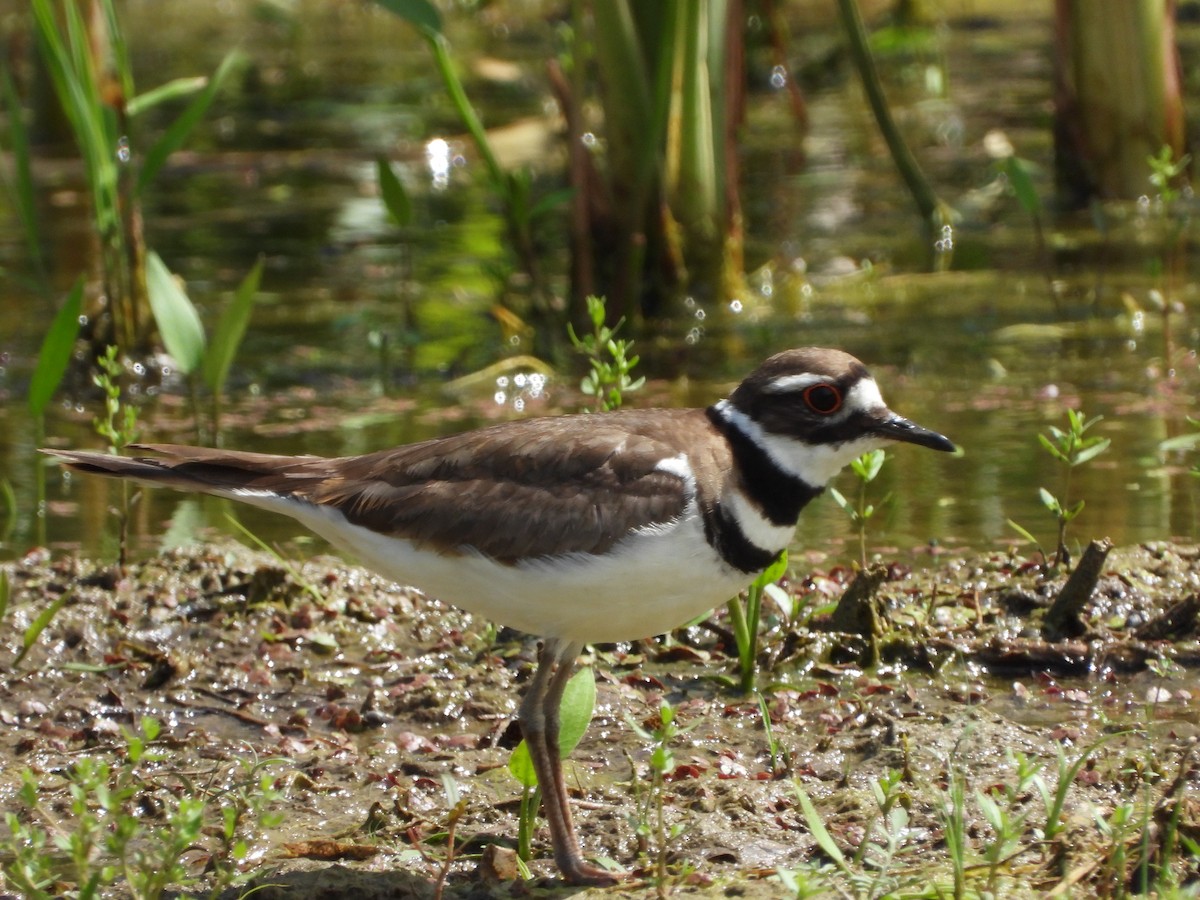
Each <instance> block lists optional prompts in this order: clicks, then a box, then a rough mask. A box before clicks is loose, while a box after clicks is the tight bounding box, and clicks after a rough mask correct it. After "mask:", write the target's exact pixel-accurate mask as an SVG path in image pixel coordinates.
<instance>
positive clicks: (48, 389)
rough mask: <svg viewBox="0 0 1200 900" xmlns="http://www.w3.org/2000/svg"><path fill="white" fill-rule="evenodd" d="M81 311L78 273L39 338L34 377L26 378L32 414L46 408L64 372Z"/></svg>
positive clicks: (41, 411)
mask: <svg viewBox="0 0 1200 900" xmlns="http://www.w3.org/2000/svg"><path fill="white" fill-rule="evenodd" d="M82 311H83V278H82V277H80V279H79V280H78V281H76V282H75V286H74V287H73V288H71V293H70V294H68V295H67V302H66V303H64V304H63V306H62V309H60V310H59V311H58V312H57V313H56V314H55V316H54V319H53V321H51V323H50V330H49V331H47V332H46V337H45V338H43V339H42V349H41V350H39V351H38V358H37V368H35V369H34V370H33V378H32V379H31V380H30V382H29V409H30V412H32V413H33V414H34V416H37V417H40V416H41V415H42V413H44V412H45V411H46V406H47V404H49V403H50V399H51V398H52V397H53V396H54V392H55V391H56V390H58V385H59V383H60V382H61V381H62V377H63V375H64V374H66V371H67V366H68V365H70V363H71V354H72V353H73V352H74V351H75V338H76V336H77V335H78V334H79V315H80V313H81V312H82Z"/></svg>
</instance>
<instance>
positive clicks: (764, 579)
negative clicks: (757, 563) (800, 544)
mask: <svg viewBox="0 0 1200 900" xmlns="http://www.w3.org/2000/svg"><path fill="white" fill-rule="evenodd" d="M787 567H788V555H787V551H786V550H784V551H783V552H782V553H780V554H779V555H778V556H777V557H775V561H774V562H773V563H771V564H770V565H769V566H767V567H766V568H765V569H763V570H762V571H761V572H760V573H759V575H758V577H757V578H755V579H754V584H753V585H752V586H753V587H758V588H765V587H766V586H767V585H769V584H774V583H775V582H776V581H778V580H779V579H780V578H782V577H783V576H784V575H785V574H786V573H787Z"/></svg>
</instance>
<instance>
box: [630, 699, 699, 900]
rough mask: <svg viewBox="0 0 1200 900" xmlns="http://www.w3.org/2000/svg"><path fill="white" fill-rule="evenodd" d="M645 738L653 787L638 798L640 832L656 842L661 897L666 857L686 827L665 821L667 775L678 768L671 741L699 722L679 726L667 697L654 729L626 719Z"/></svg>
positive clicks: (665, 874) (640, 836)
mask: <svg viewBox="0 0 1200 900" xmlns="http://www.w3.org/2000/svg"><path fill="white" fill-rule="evenodd" d="M625 721H626V722H627V723H628V724H629V727H630V728H631V729H632V730H633V731H634V733H636V734H637V736H638V737H640V738H641V739H642V740H644V741H646V742H648V743H649V744H650V748H651V749H650V761H649V763H650V787H649V790H648V791H646V792H644V793H643V794H642V796H641V797H640V798H639V800H638V809H637V813H638V815H637V823H636V828H637V833H638V837H639V838H641V839H642V840H643V841H645V842H646V843H647V844H650V843H651V842H653V845H654V850H655V878H654V881H655V887H656V889H657V893H658V896H659V897H664V896H666V892H667V886H668V882H667V874H668V873H667V858H668V855H669V851H670V844H671V842H672V841H673V840H675V839H676V838H678V837H679V836H680V835H681V834H683V831H684V826H683V824H682V823H676V824H674V825H672V826H671V827H670V828H668V827H667V823H666V814H665V808H666V791H665V790H664V787H663V786H664V784H665V783H666V778H667V776H668V775H670V774H671V773H672V772H673V771H675V753H674V751H673V750H672V749H671V744H672V743H673V742H674V741H675V740H676V738H678V737H679V736H680V735H683V734H686V733H687V732H689V731H691V730H692V729H693V728H695V727H696V725H698V724H699V722H693V723H692V724H690V725H684V726H682V727H681V726H680V725H679V724H678V723H677V722H676V720H675V709H674V707H672V706H671V704H669V703H668V702H667V701H666V700H665V699H664V700H662V701H661V702H660V703H659V707H658V722H659V724H658V725H657V726H656V727H654V728H646V727H645V726H643V725H642V724H641V723H640V722H638V721H636V720H635V719H634V718H633V717H632V716H627V717H626V720H625Z"/></svg>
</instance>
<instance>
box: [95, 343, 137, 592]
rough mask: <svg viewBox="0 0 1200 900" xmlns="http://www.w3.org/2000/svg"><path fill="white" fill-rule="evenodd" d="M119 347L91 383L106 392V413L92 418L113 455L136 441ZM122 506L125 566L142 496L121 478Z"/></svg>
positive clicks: (120, 551) (103, 359) (100, 362)
mask: <svg viewBox="0 0 1200 900" xmlns="http://www.w3.org/2000/svg"><path fill="white" fill-rule="evenodd" d="M117 354H118V348H117V347H116V345H115V344H110V345H109V346H108V347H107V348H106V349H105V351H104V353H103V354H102V355H101V356H100V358H99V359H97V360H96V365H97V366H98V367H99V371H98V372H97V373H96V374H95V375H93V376H92V383H93V384H95V385H96V387H98V388H100V390H102V391H103V392H104V414H103V415H102V416H97V417H96V418H95V419H93V420H92V427H93V429H94V430H95V432H96V434H98V435H99V436H100V437H102V438H104V439H105V440H106V441H108V452H109V453H111V454H113V455H114V456H115V455H116V454H118V453H120V452H121V451H122V450H123V449H124V448H125V447H127V446H129V445H130V444H132V443H133V442H134V441H135V440H137V435H138V425H137V414H138V411H137V407H136V406H134V405H132V404H130V403H125V402H123V400H122V397H121V377H122V376H123V375H124V374H125V367H124V366H123V365H122V364H121V361H120V360H119V359H118V358H117ZM118 490H120V492H121V505H120V506H119V507H117V508H115V509H114V513H115V515H116V517H117V526H118V527H117V535H118V537H117V540H118V547H117V564H118V565H119V566H120V567H121V568H122V569H124V568H125V562H126V559H127V557H128V552H129V512H130V510H131V509H132V507H133V505H134V504H135V503H136V502H137V498H138V497H139V496H141V494H140V492H135V493H133V494H132V495H131V494H130V490H129V483H128V482H126V481H124V480H122V481H121V484H120V487H119V488H118Z"/></svg>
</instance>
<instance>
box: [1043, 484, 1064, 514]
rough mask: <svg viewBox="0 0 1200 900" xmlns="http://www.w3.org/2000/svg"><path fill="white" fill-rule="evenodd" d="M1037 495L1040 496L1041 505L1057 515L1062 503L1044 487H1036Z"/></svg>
mask: <svg viewBox="0 0 1200 900" xmlns="http://www.w3.org/2000/svg"><path fill="white" fill-rule="evenodd" d="M1038 496H1039V497H1041V498H1042V505H1043V506H1045V507H1046V509H1048V510H1050V512H1052V513H1054V514H1055V515H1058V514H1059V513H1060V512H1061V511H1062V504H1060V503H1059V502H1058V498H1057V497H1055V496H1054V495H1053V494H1052V493H1050V492H1049V491H1048V490H1046V489H1045V488H1038Z"/></svg>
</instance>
